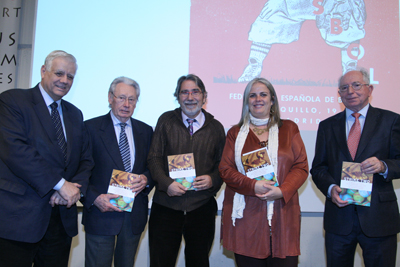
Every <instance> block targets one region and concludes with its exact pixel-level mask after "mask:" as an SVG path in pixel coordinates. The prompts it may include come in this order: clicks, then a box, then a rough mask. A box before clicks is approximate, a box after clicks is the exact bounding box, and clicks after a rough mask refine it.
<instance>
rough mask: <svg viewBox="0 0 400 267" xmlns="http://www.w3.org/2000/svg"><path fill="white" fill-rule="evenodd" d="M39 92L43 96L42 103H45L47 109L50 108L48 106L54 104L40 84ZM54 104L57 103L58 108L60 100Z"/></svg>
mask: <svg viewBox="0 0 400 267" xmlns="http://www.w3.org/2000/svg"><path fill="white" fill-rule="evenodd" d="M39 90H40V93H41V94H42V96H43V99H44V102H45V103H46V106H47V107H48V106H50V105H51V104H52V103H53V102H54V100H53V98H51V96H49V94H48V93H47V92H46V91H45V90H44V89H43V86H42V84H41V83H39ZM56 102H57V104H58V106H59V107H60V105H61V99H60V100H57V101H56Z"/></svg>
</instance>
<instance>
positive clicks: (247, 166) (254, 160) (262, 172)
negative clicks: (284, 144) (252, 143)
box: [242, 147, 278, 186]
mask: <svg viewBox="0 0 400 267" xmlns="http://www.w3.org/2000/svg"><path fill="white" fill-rule="evenodd" d="M242 163H243V168H244V171H245V172H246V176H247V177H249V178H251V179H256V180H258V181H261V180H267V181H274V182H275V184H274V186H278V181H277V179H276V175H275V171H274V166H273V165H272V163H271V160H270V157H269V154H268V149H267V148H266V147H263V148H260V149H257V150H254V151H251V152H248V153H245V154H243V155H242Z"/></svg>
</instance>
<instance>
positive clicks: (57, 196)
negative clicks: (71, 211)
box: [49, 191, 68, 207]
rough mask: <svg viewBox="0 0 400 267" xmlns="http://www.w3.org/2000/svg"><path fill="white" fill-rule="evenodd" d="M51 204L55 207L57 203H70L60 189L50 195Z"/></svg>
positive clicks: (64, 204) (63, 204)
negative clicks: (59, 191)
mask: <svg viewBox="0 0 400 267" xmlns="http://www.w3.org/2000/svg"><path fill="white" fill-rule="evenodd" d="M49 203H50V205H51V206H52V207H54V206H55V205H62V206H66V205H67V204H68V201H66V200H65V199H64V198H63V197H62V196H61V195H60V193H58V191H56V192H54V193H53V195H52V196H51V197H50V201H49Z"/></svg>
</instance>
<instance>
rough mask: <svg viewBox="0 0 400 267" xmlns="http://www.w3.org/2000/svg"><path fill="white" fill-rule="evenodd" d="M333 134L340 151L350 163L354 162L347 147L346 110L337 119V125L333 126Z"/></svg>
mask: <svg viewBox="0 0 400 267" xmlns="http://www.w3.org/2000/svg"><path fill="white" fill-rule="evenodd" d="M332 130H333V134H334V136H335V139H336V142H337V144H338V147H339V150H341V151H342V153H343V155H345V157H346V159H347V160H348V161H353V160H352V158H351V155H350V152H349V148H348V147H347V138H346V110H344V111H342V113H341V114H340V115H339V117H338V118H337V123H335V124H334V125H333V126H332Z"/></svg>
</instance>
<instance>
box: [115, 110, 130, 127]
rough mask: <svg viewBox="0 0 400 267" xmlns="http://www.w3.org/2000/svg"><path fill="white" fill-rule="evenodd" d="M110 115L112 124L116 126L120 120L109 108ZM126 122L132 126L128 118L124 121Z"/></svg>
mask: <svg viewBox="0 0 400 267" xmlns="http://www.w3.org/2000/svg"><path fill="white" fill-rule="evenodd" d="M110 115H111V119H112V121H113V125H114V126H117V125H119V124H120V123H121V121H120V120H119V119H117V117H115V115H114V113H113V112H112V110H110ZM126 124H127V125H129V126H130V127H132V122H131V120H130V119H129V120H127V121H126Z"/></svg>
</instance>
